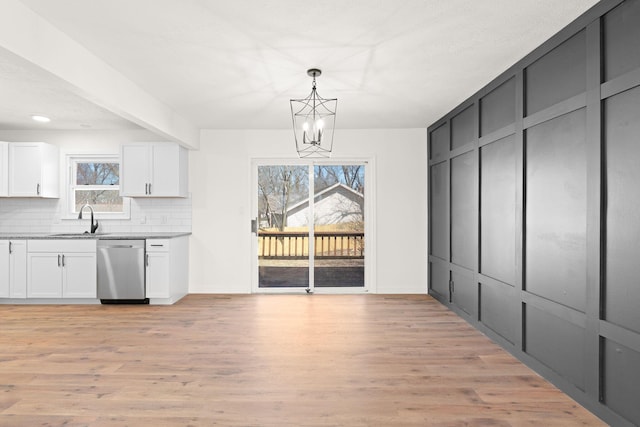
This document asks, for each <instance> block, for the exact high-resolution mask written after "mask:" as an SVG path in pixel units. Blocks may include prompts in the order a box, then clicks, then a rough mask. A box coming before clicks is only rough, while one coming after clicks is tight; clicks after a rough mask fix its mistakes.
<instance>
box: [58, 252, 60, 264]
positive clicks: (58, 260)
mask: <svg viewBox="0 0 640 427" xmlns="http://www.w3.org/2000/svg"><path fill="white" fill-rule="evenodd" d="M58 267H60V254H58Z"/></svg>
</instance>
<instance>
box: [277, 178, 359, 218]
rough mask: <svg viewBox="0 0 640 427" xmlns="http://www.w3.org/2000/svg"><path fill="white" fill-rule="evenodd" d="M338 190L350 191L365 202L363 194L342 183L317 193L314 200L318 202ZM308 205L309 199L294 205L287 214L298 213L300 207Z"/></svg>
mask: <svg viewBox="0 0 640 427" xmlns="http://www.w3.org/2000/svg"><path fill="white" fill-rule="evenodd" d="M338 190H346V191H348V192H351V193H353V195H355V196H356V197H357V198H359V199H362V200H364V194H362V193H360V192H359V191H356V190H354V189H353V188H351V187H349V186H346V185H344V184H342V183H340V182H338V183H336V184H333V185H332V186H330V187H327V188H325V189H324V190H322V191H320V192H318V193H316V194H315V195H314V196H313V200H317V199H318V198H320V197H326V196H327V195H329V193H335V192H336V191H338ZM308 205H309V199H308V198H307V199H304V200H302V201H300V202H298V203H296V204H295V205H292V206H291V207H290V208H289V210H288V212H287V213H289V212H296V211H298V210H299V209H300V207H302V206H308Z"/></svg>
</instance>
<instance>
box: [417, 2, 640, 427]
mask: <svg viewBox="0 0 640 427" xmlns="http://www.w3.org/2000/svg"><path fill="white" fill-rule="evenodd" d="M429 167H430V174H429V177H430V180H431V181H430V186H429V199H428V200H429V230H430V242H429V245H430V247H429V260H428V262H429V269H430V273H429V289H430V293H431V294H433V295H434V296H435V297H436V298H438V299H439V300H440V301H442V302H443V303H445V304H447V305H448V306H450V307H451V308H452V309H453V310H455V311H456V312H457V313H459V314H460V315H461V316H463V317H464V318H465V319H467V320H468V321H469V322H470V323H472V324H473V325H475V326H476V327H478V328H479V329H481V330H483V331H485V332H486V333H487V334H488V335H489V336H490V337H492V338H494V339H495V340H496V341H497V342H498V343H500V344H501V345H503V346H504V347H505V348H506V349H507V350H509V351H510V352H512V353H513V354H515V355H516V356H517V357H519V358H520V359H521V360H523V361H524V362H525V363H527V364H528V365H529V366H531V367H533V368H534V369H536V370H537V371H538V372H540V373H541V374H542V375H544V376H545V377H547V378H548V379H549V380H551V381H552V382H554V383H555V384H556V385H558V386H559V387H560V388H561V389H563V390H564V391H565V392H567V393H568V394H570V395H571V396H572V397H574V398H575V399H576V400H578V401H579V402H580V403H582V404H583V405H585V406H586V407H587V408H589V409H590V410H592V411H593V412H595V413H596V414H597V415H599V416H600V417H601V418H603V419H604V420H605V421H607V422H608V423H610V424H612V425H622V426H631V425H640V405H638V402H639V401H638V396H640V191H639V189H640V0H626V1H621V0H604V1H601V2H599V3H598V4H597V5H596V6H594V7H593V8H592V9H591V10H590V11H588V12H587V13H586V14H584V15H583V16H581V17H579V18H578V19H577V20H576V21H574V22H573V23H571V24H570V25H568V26H567V27H566V28H565V29H563V30H562V31H561V32H559V33H558V34H557V35H556V36H554V37H553V38H552V39H551V40H549V41H547V42H545V43H544V44H543V45H542V46H540V47H539V48H538V49H536V50H535V51H534V52H532V53H531V54H530V55H528V56H527V57H525V58H524V59H523V60H521V61H520V62H519V63H517V64H516V65H514V66H513V67H511V68H510V69H509V70H507V71H505V72H504V73H503V74H502V75H500V76H499V77H498V78H496V79H495V80H494V81H493V82H491V83H490V84H488V85H487V86H486V87H485V88H483V89H481V90H480V91H479V92H478V93H476V94H475V95H473V96H472V97H470V98H469V99H468V100H467V101H465V102H464V103H463V104H461V105H460V106H459V107H457V108H456V109H454V110H453V111H452V112H450V113H449V114H448V115H446V116H445V117H443V118H442V119H441V120H439V121H438V122H436V123H434V124H433V125H432V126H431V127H429Z"/></svg>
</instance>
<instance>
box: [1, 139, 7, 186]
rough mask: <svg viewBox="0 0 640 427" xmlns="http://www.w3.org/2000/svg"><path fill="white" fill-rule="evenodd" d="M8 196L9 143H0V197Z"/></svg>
mask: <svg viewBox="0 0 640 427" xmlns="http://www.w3.org/2000/svg"><path fill="white" fill-rule="evenodd" d="M8 195H9V143H8V142H3V141H0V197H6V196H8Z"/></svg>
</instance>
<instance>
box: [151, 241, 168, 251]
mask: <svg viewBox="0 0 640 427" xmlns="http://www.w3.org/2000/svg"><path fill="white" fill-rule="evenodd" d="M146 242H147V252H168V251H169V247H170V246H171V240H170V239H147V241H146Z"/></svg>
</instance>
